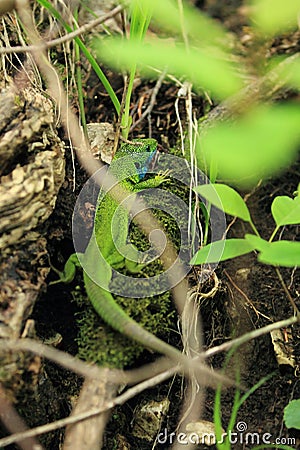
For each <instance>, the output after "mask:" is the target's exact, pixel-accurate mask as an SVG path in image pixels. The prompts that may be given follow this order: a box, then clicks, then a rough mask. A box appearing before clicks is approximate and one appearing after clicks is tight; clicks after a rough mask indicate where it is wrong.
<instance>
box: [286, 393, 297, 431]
mask: <svg viewBox="0 0 300 450" xmlns="http://www.w3.org/2000/svg"><path fill="white" fill-rule="evenodd" d="M283 418H284V422H285V425H286V427H287V428H296V430H300V399H297V400H292V401H291V402H290V403H289V404H288V405H287V406H286V407H285V408H284V416H283Z"/></svg>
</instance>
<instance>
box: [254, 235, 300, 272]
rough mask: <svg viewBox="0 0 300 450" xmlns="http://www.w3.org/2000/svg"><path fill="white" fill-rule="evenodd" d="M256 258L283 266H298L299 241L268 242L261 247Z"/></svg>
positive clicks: (299, 259) (299, 255)
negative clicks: (266, 245) (265, 245)
mask: <svg viewBox="0 0 300 450" xmlns="http://www.w3.org/2000/svg"><path fill="white" fill-rule="evenodd" d="M258 260H259V261H260V262H263V263H265V264H274V265H277V266H283V267H295V266H300V242H294V241H277V242H270V243H269V245H268V247H266V248H264V249H262V251H261V253H260V254H259V255H258Z"/></svg>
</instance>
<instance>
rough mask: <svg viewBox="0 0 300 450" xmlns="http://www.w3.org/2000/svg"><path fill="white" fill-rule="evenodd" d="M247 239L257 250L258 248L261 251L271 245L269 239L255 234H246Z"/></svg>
mask: <svg viewBox="0 0 300 450" xmlns="http://www.w3.org/2000/svg"><path fill="white" fill-rule="evenodd" d="M245 239H246V241H247V242H249V244H250V245H252V246H253V248H254V249H255V250H258V251H260V252H261V251H263V250H265V249H267V248H268V247H269V245H270V243H269V242H268V241H265V240H264V239H262V238H261V237H259V236H256V235H255V234H245Z"/></svg>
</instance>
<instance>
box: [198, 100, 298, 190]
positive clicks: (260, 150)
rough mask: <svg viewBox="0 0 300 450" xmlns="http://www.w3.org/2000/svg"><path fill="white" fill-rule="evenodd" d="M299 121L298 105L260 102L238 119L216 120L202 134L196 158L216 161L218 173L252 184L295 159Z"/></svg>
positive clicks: (245, 183) (246, 185) (235, 180)
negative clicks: (230, 120)
mask: <svg viewBox="0 0 300 450" xmlns="http://www.w3.org/2000/svg"><path fill="white" fill-rule="evenodd" d="M299 123H300V108H299V106H298V105H295V104H293V103H290V104H285V105H272V106H265V105H258V106H256V107H255V108H252V109H251V110H250V111H249V112H247V113H246V114H245V115H244V116H242V117H241V118H238V119H237V120H236V121H235V122H230V123H229V122H219V123H216V124H215V126H214V127H212V128H210V129H208V130H207V132H206V133H205V134H204V136H203V137H202V139H201V135H200V142H199V145H198V148H197V159H198V160H199V163H200V164H201V161H202V160H203V157H204V159H205V160H206V161H207V162H208V163H209V164H211V163H212V162H213V163H214V164H215V163H217V165H218V172H219V176H221V177H222V178H225V179H229V180H231V181H233V182H234V183H235V184H239V185H241V186H245V187H249V186H251V185H253V184H255V183H257V181H258V180H260V179H261V178H264V177H267V176H269V175H271V174H273V173H276V172H278V171H279V170H281V169H283V168H284V167H286V166H288V165H289V164H290V163H291V162H292V161H293V159H294V158H295V157H296V154H297V149H298V146H299V141H300V126H299ZM202 152H203V153H202Z"/></svg>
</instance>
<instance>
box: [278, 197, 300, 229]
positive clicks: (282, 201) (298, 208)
mask: <svg viewBox="0 0 300 450" xmlns="http://www.w3.org/2000/svg"><path fill="white" fill-rule="evenodd" d="M271 211H272V215H273V217H274V220H275V222H276V225H277V226H278V227H281V226H283V225H296V224H300V198H299V196H297V197H296V198H294V199H292V198H290V197H287V196H286V195H282V196H278V197H276V198H275V199H274V201H273V203H272V206H271Z"/></svg>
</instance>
